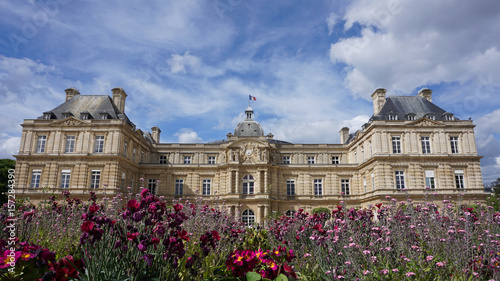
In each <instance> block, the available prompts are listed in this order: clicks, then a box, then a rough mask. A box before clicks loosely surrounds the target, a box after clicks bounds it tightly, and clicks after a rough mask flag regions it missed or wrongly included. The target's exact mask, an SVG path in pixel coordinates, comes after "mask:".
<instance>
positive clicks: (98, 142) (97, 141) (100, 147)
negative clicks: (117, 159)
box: [94, 136, 104, 153]
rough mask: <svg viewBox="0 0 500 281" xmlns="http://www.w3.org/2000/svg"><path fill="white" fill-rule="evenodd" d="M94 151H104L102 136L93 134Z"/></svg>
mask: <svg viewBox="0 0 500 281" xmlns="http://www.w3.org/2000/svg"><path fill="white" fill-rule="evenodd" d="M94 152H95V153H103V152H104V136H95V149H94Z"/></svg>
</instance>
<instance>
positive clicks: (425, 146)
mask: <svg viewBox="0 0 500 281" xmlns="http://www.w3.org/2000/svg"><path fill="white" fill-rule="evenodd" d="M420 140H421V141H422V153H423V154H429V153H431V141H430V139H429V137H421V138H420Z"/></svg>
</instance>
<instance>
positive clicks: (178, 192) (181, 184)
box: [175, 179, 184, 195]
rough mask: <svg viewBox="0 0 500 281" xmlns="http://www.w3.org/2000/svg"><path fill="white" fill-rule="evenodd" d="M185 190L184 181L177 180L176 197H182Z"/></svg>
mask: <svg viewBox="0 0 500 281" xmlns="http://www.w3.org/2000/svg"><path fill="white" fill-rule="evenodd" d="M183 189H184V180H183V179H176V180H175V195H182V192H183Z"/></svg>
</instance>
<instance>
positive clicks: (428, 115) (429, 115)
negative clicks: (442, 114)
mask: <svg viewBox="0 0 500 281" xmlns="http://www.w3.org/2000/svg"><path fill="white" fill-rule="evenodd" d="M425 118H427V119H430V120H436V116H435V115H434V114H427V115H425Z"/></svg>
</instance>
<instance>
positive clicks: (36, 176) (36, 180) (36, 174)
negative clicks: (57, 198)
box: [31, 170, 42, 188]
mask: <svg viewBox="0 0 500 281" xmlns="http://www.w3.org/2000/svg"><path fill="white" fill-rule="evenodd" d="M41 177H42V170H33V173H32V174H31V187H33V188H39V187H40V178H41Z"/></svg>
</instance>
